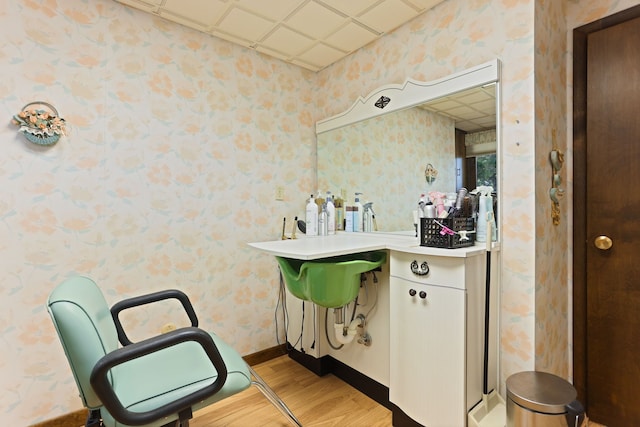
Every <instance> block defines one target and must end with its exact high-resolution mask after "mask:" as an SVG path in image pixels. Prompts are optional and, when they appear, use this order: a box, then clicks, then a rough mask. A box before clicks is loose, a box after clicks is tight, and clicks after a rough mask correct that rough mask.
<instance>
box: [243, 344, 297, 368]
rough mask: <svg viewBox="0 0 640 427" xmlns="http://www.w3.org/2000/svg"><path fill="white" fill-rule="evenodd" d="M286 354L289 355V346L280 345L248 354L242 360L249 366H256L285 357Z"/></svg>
mask: <svg viewBox="0 0 640 427" xmlns="http://www.w3.org/2000/svg"><path fill="white" fill-rule="evenodd" d="M285 354H287V346H286V345H285V344H280V345H277V346H275V347H271V348H266V349H264V350H260V351H258V352H256V353H252V354H248V355H246V356H243V357H242V358H243V359H244V361H245V362H247V365H249V366H255V365H257V364H259V363H263V362H268V361H269V360H271V359H275V358H276V357H280V356H284V355H285Z"/></svg>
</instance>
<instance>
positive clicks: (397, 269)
mask: <svg viewBox="0 0 640 427" xmlns="http://www.w3.org/2000/svg"><path fill="white" fill-rule="evenodd" d="M465 262H466V258H458V257H443V256H430V255H421V254H410V253H405V252H396V251H391V262H390V265H389V273H390V275H391V276H393V277H398V278H400V279H406V280H411V281H414V282H417V283H423V284H429V285H440V286H448V287H452V288H458V289H465ZM425 263H426V264H425Z"/></svg>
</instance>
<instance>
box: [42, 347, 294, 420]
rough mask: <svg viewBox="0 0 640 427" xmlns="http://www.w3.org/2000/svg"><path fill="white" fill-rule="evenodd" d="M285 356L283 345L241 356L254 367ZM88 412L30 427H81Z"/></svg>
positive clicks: (75, 413)
mask: <svg viewBox="0 0 640 427" xmlns="http://www.w3.org/2000/svg"><path fill="white" fill-rule="evenodd" d="M285 354H287V347H286V345H285V344H281V345H277V346H275V347H271V348H267V349H264V350H261V351H258V352H256V353H252V354H248V355H246V356H243V357H242V358H243V359H244V361H245V362H247V365H249V366H254V365H257V364H259V363H263V362H268V361H269V360H271V359H275V358H276V357H280V356H284V355H285ZM88 414H89V411H87V410H86V409H80V410H79V411H75V412H71V413H69V414H64V415H61V416H59V417H57V418H53V419H51V420H47V421H43V422H41V423H38V424H33V425H32V426H31V427H69V426H83V425H84V424H85V422H86V421H87V415H88Z"/></svg>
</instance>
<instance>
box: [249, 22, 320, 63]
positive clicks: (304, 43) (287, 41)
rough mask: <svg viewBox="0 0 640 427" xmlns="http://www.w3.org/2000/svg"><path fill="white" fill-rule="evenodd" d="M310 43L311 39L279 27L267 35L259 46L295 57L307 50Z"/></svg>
mask: <svg viewBox="0 0 640 427" xmlns="http://www.w3.org/2000/svg"><path fill="white" fill-rule="evenodd" d="M312 43H313V39H310V38H309V37H306V36H304V35H302V34H300V33H297V32H295V31H293V30H290V29H289V28H287V27H284V26H280V27H278V28H276V30H275V31H274V32H273V33H271V34H269V35H268V36H267V38H265V39H264V40H263V41H262V43H261V44H262V45H264V46H266V47H267V48H269V49H273V50H276V51H279V52H283V53H285V54H287V55H289V56H295V55H297V54H298V53H300V52H302V51H303V50H304V49H306V48H308V47H309V46H310V45H311V44H312Z"/></svg>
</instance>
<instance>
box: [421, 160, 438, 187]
mask: <svg viewBox="0 0 640 427" xmlns="http://www.w3.org/2000/svg"><path fill="white" fill-rule="evenodd" d="M437 176H438V171H437V170H436V168H434V167H433V165H432V164H431V163H429V164H427V167H426V168H425V169H424V178H425V180H426V181H427V183H428V184H433V182H434V181H435V180H436V177H437Z"/></svg>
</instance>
